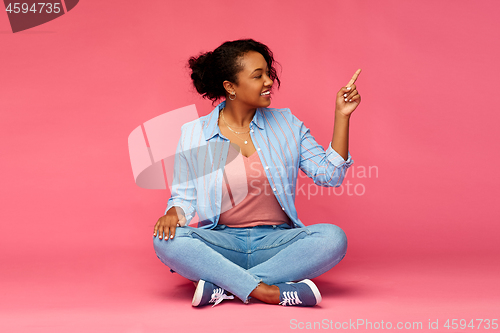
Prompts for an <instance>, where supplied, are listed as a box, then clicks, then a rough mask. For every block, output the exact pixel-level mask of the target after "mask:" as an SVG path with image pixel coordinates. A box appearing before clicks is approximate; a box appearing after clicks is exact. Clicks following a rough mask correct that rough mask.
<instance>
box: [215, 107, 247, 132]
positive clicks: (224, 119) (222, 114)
mask: <svg viewBox="0 0 500 333" xmlns="http://www.w3.org/2000/svg"><path fill="white" fill-rule="evenodd" d="M220 114H221V117H222V120H223V121H224V123H225V124H226V126H227V128H229V130H230V131H231V132H234V133H237V134H246V133H248V132H250V129H248V132H236V131H235V130H233V129H232V128H231V127H230V126H229V124H228V123H227V121H226V118H225V117H224V108H222V111H221V112H220ZM231 126H233V125H231ZM233 127H238V126H233ZM238 128H246V127H238Z"/></svg>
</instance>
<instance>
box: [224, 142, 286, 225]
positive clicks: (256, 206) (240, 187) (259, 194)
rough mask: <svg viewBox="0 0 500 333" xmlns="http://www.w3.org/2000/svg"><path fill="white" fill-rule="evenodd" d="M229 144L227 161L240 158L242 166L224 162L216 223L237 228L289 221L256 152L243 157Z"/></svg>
mask: <svg viewBox="0 0 500 333" xmlns="http://www.w3.org/2000/svg"><path fill="white" fill-rule="evenodd" d="M229 146H230V148H229V152H228V157H227V161H232V160H234V159H235V158H242V159H243V163H244V166H245V169H244V170H242V168H241V167H237V165H240V166H241V164H238V163H234V164H233V165H231V163H227V164H226V166H225V168H224V179H223V180H222V209H221V214H220V217H219V224H225V225H227V226H230V227H240V228H243V227H254V226H257V225H276V224H283V223H289V224H290V223H291V221H290V218H289V217H288V216H287V215H286V213H285V212H284V211H283V210H282V208H281V206H280V204H279V203H278V200H277V199H276V197H275V195H274V193H273V190H272V188H271V186H270V185H269V182H268V180H267V176H266V173H265V172H264V167H263V166H262V163H261V161H260V158H259V154H258V153H257V151H255V152H254V153H253V154H252V155H250V156H249V157H245V156H243V155H241V154H240V152H239V151H238V150H237V149H236V148H235V147H234V146H233V145H232V144H230V145H229ZM238 155H240V156H238ZM228 175H229V176H230V177H228ZM228 179H231V181H230V182H229V181H228ZM245 187H246V188H247V189H248V192H247V191H246V190H245Z"/></svg>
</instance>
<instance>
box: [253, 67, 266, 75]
mask: <svg viewBox="0 0 500 333" xmlns="http://www.w3.org/2000/svg"><path fill="white" fill-rule="evenodd" d="M257 71H263V69H262V68H257V69H254V71H253V72H252V73H250V75H252V74H253V73H255V72H257Z"/></svg>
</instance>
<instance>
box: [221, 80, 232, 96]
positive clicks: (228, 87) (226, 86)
mask: <svg viewBox="0 0 500 333" xmlns="http://www.w3.org/2000/svg"><path fill="white" fill-rule="evenodd" d="M222 85H223V86H224V89H226V92H227V93H228V95H231V94H234V85H233V83H232V82H229V81H227V80H226V81H224V82H223V83H222Z"/></svg>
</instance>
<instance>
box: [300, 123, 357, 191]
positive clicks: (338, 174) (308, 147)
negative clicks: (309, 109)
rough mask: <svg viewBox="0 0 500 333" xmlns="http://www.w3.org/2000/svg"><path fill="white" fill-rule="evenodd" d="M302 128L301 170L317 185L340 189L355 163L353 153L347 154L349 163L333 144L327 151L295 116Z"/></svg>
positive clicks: (329, 145)
mask: <svg viewBox="0 0 500 333" xmlns="http://www.w3.org/2000/svg"><path fill="white" fill-rule="evenodd" d="M293 117H294V120H295V121H297V122H298V123H297V124H298V125H299V127H300V163H299V167H300V169H301V170H302V171H303V172H304V173H305V174H306V175H307V176H308V177H309V178H311V179H312V180H313V181H314V183H315V184H316V185H319V186H325V187H339V186H340V185H342V181H343V180H344V177H345V174H346V172H347V169H348V168H349V167H350V166H351V165H352V163H353V162H354V161H353V160H352V157H351V153H350V152H347V161H346V160H344V158H342V156H340V155H339V153H337V152H336V151H335V150H334V149H333V148H332V142H331V141H330V143H329V144H328V148H327V149H326V152H325V150H324V149H323V147H322V146H320V145H319V144H318V143H317V142H316V140H315V139H314V137H313V136H312V135H311V132H310V130H309V128H307V127H306V126H305V125H304V123H303V122H302V121H300V120H299V119H298V118H297V117H295V116H293Z"/></svg>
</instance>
